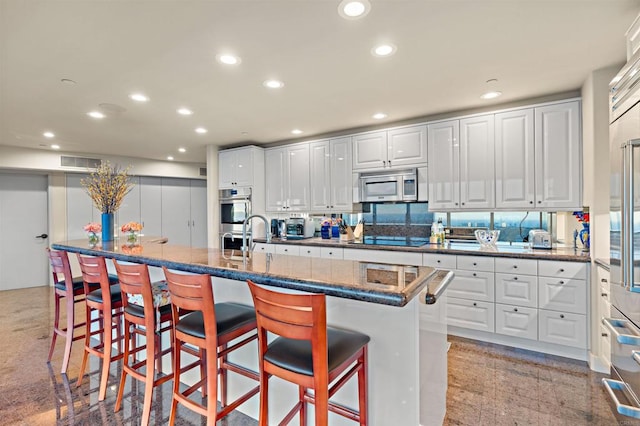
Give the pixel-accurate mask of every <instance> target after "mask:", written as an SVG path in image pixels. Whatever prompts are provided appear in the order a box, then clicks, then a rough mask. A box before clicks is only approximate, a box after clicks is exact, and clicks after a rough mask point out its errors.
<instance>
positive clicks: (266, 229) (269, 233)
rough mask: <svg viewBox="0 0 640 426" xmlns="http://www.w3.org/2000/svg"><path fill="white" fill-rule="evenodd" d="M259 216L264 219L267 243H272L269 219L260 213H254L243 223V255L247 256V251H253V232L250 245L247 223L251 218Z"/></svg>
mask: <svg viewBox="0 0 640 426" xmlns="http://www.w3.org/2000/svg"><path fill="white" fill-rule="evenodd" d="M254 217H258V218H260V219H262V220H263V221H264V230H265V232H266V236H267V244H269V243H271V230H270V229H269V221H268V220H267V218H266V217H264V216H262V215H260V214H252V215H251V216H249V217H247V218H246V219H245V220H244V222H243V223H242V256H243V257H244V256H246V254H247V252H249V251H253V232H252V233H251V235H250V236H249V245H248V246H247V225H248V224H249V222H251V219H253V218H254Z"/></svg>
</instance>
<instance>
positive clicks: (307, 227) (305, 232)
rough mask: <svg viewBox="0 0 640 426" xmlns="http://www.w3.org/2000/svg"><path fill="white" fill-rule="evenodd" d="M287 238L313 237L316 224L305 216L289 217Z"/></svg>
mask: <svg viewBox="0 0 640 426" xmlns="http://www.w3.org/2000/svg"><path fill="white" fill-rule="evenodd" d="M286 226H287V239H289V240H301V239H303V238H311V237H313V234H314V233H315V232H316V225H315V224H314V223H313V221H311V220H308V219H305V218H304V217H292V218H289V219H287V225H286Z"/></svg>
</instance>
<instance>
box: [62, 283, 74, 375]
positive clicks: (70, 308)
mask: <svg viewBox="0 0 640 426" xmlns="http://www.w3.org/2000/svg"><path fill="white" fill-rule="evenodd" d="M66 299H67V331H66V333H65V343H64V355H63V356H62V369H61V371H60V373H62V374H67V368H68V367H69V359H70V358H71V344H72V343H73V333H74V331H75V330H74V327H75V317H76V315H75V308H74V304H75V300H74V297H73V294H71V295H70V296H67V298H66Z"/></svg>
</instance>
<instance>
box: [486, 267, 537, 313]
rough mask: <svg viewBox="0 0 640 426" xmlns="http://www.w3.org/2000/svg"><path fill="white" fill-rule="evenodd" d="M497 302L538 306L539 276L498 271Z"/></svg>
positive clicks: (531, 306)
mask: <svg viewBox="0 0 640 426" xmlns="http://www.w3.org/2000/svg"><path fill="white" fill-rule="evenodd" d="M496 303H505V304H510V305H516V306H527V307H530V308H537V307H538V277H536V276H533V275H521V274H520V275H519V274H501V273H497V274H496Z"/></svg>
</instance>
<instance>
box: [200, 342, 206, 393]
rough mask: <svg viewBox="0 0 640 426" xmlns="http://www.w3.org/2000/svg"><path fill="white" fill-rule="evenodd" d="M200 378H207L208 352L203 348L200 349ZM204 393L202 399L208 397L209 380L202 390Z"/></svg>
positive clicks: (204, 383) (203, 384)
mask: <svg viewBox="0 0 640 426" xmlns="http://www.w3.org/2000/svg"><path fill="white" fill-rule="evenodd" d="M199 352H200V377H207V351H206V350H205V349H203V348H200V351H199ZM200 392H201V393H202V397H203V398H205V397H206V396H207V380H205V381H204V382H203V383H202V388H201V390H200Z"/></svg>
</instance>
